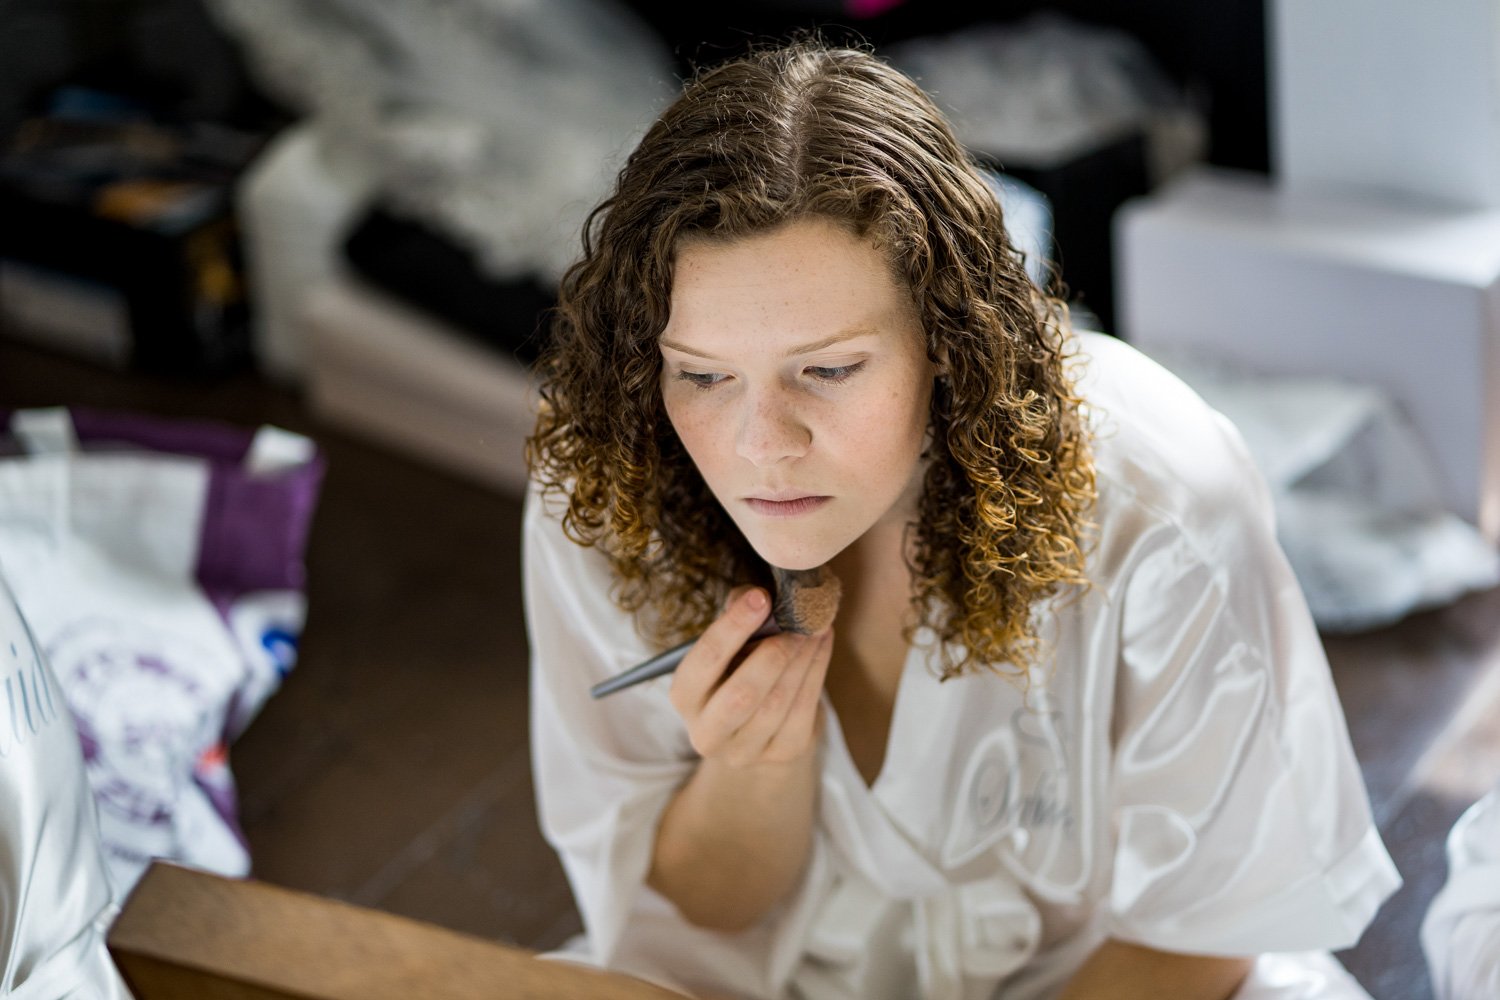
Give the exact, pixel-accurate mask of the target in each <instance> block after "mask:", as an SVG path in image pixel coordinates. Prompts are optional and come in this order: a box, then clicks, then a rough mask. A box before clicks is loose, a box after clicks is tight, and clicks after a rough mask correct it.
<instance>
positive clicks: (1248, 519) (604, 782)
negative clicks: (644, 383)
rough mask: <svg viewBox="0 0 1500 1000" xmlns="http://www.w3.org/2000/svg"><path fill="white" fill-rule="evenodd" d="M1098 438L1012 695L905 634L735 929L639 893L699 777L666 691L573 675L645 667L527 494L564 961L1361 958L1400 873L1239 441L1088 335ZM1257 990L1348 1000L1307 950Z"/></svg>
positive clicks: (1042, 988)
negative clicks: (890, 668)
mask: <svg viewBox="0 0 1500 1000" xmlns="http://www.w3.org/2000/svg"><path fill="white" fill-rule="evenodd" d="M1081 344H1082V348H1083V352H1084V354H1085V355H1086V356H1088V357H1089V358H1090V359H1091V360H1089V361H1088V363H1087V367H1086V374H1085V376H1084V378H1083V380H1082V381H1081V383H1080V389H1081V391H1082V393H1083V395H1084V397H1085V398H1086V399H1087V400H1088V401H1089V418H1090V421H1091V424H1092V426H1093V427H1094V429H1095V432H1096V433H1095V444H1094V447H1095V453H1096V462H1097V467H1098V487H1099V504H1098V508H1097V511H1096V515H1095V517H1096V520H1097V523H1098V536H1097V541H1096V543H1095V545H1094V547H1093V550H1092V554H1091V556H1090V562H1089V574H1090V576H1091V579H1092V580H1093V583H1094V586H1093V587H1092V589H1090V590H1089V591H1087V593H1085V594H1084V595H1083V596H1082V597H1081V598H1079V599H1077V600H1073V601H1058V602H1053V604H1051V605H1049V606H1046V607H1043V608H1041V609H1039V612H1040V614H1041V619H1040V620H1041V621H1042V622H1044V623H1045V626H1044V627H1045V635H1046V637H1047V640H1048V642H1049V648H1050V650H1051V655H1050V657H1049V658H1048V661H1047V667H1046V669H1045V671H1044V672H1043V673H1041V674H1039V675H1038V676H1037V678H1036V680H1035V682H1034V683H1033V686H1032V687H1033V689H1032V693H1031V694H1030V695H1029V696H1027V695H1023V693H1022V692H1021V691H1020V690H1019V689H1018V687H1017V686H1016V685H1014V684H1012V683H1010V682H1009V681H1007V680H1004V679H1002V678H999V677H996V676H993V675H988V674H986V675H982V676H970V677H964V678H962V679H958V680H954V681H949V682H947V683H941V684H940V683H939V682H938V681H937V680H935V678H934V676H933V674H932V673H931V672H930V670H931V667H932V665H933V663H934V662H935V658H934V657H933V655H932V649H931V644H930V639H931V637H930V636H929V635H923V636H920V637H919V641H918V642H917V643H916V644H915V645H914V646H913V647H912V649H911V650H910V653H909V655H908V657H907V660H906V664H905V672H904V674H903V676H902V678H901V682H900V687H899V691H898V694H897V698H896V705H895V712H894V716H893V718H892V721H891V728H890V734H889V741H888V749H887V752H886V756H885V763H884V768H883V770H882V771H881V773H880V774H879V776H878V777H877V779H876V781H875V782H874V784H873V786H870V787H867V786H866V785H865V783H864V781H863V780H862V779H861V777H860V775H859V773H858V771H857V770H856V768H855V766H854V763H853V761H852V759H851V758H850V756H849V753H848V751H847V749H846V747H845V744H844V741H843V738H842V736H841V733H840V729H839V726H838V719H837V717H836V716H835V714H834V712H833V711H832V708H831V706H830V704H829V703H828V701H827V699H826V698H825V700H824V706H823V710H824V712H825V713H826V721H827V725H826V727H825V729H824V741H823V746H822V748H821V752H822V788H821V798H820V801H819V805H818V818H817V830H816V835H815V843H814V847H813V852H812V857H811V862H810V864H809V866H808V870H807V872H806V875H805V877H804V878H803V880H802V882H801V885H800V888H799V889H798V890H797V891H796V892H795V893H794V895H793V896H792V897H791V898H790V899H788V900H787V901H786V902H785V903H784V904H783V905H781V906H780V907H778V909H777V910H776V911H775V912H774V913H772V914H770V915H769V916H768V917H767V918H766V919H765V920H764V921H763V922H762V923H761V924H760V925H759V926H758V927H756V928H754V929H752V930H750V931H747V932H745V933H741V934H734V935H730V934H721V933H715V932H709V931H704V930H700V929H697V928H694V927H692V926H690V925H688V924H687V923H686V922H684V921H683V920H682V919H681V918H680V917H678V915H677V914H676V912H675V911H674V909H673V908H672V906H671V905H670V904H669V903H668V902H666V901H665V900H664V899H663V898H661V897H660V896H658V895H657V894H656V893H655V892H653V891H652V890H651V889H650V888H648V887H646V886H645V885H644V877H645V874H646V870H647V865H648V862H649V858H650V852H651V846H652V838H653V835H654V830H655V827H656V824H657V822H658V819H659V818H660V815H661V812H662V809H663V807H664V806H665V805H666V803H667V801H668V800H669V798H670V797H671V796H672V794H673V792H674V791H675V789H676V788H677V787H678V786H679V785H680V784H681V783H682V782H683V781H684V780H685V779H686V778H687V777H688V776H689V774H690V773H691V772H692V770H693V767H694V754H693V751H692V749H691V746H690V744H689V742H688V739H687V736H686V733H685V731H684V728H683V726H682V724H681V722H680V720H679V718H678V716H677V715H676V713H675V712H674V711H673V709H672V707H671V705H670V704H669V703H668V700H667V690H668V685H669V683H670V682H669V680H668V679H665V678H663V679H660V680H656V681H652V682H649V683H647V684H644V685H640V686H637V687H635V688H633V689H630V690H627V691H625V692H622V693H620V694H616V695H612V696H610V697H608V698H606V699H603V700H600V701H594V700H592V699H591V698H590V697H589V693H588V692H589V686H590V685H591V684H593V683H594V682H596V681H598V680H600V679H602V678H604V677H607V676H609V675H611V674H614V673H615V672H617V671H619V670H622V669H624V668H626V667H628V666H630V665H631V664H633V663H635V662H637V661H639V660H642V659H644V658H646V656H648V655H649V654H651V653H653V652H655V650H654V649H652V648H650V647H648V646H647V645H646V644H645V643H644V642H643V641H642V640H641V639H640V638H639V637H638V635H637V634H636V631H635V629H634V628H633V626H632V620H631V618H630V616H628V615H625V614H623V613H622V612H621V611H620V610H619V609H618V608H616V607H615V606H614V604H612V603H611V601H610V598H609V593H610V574H609V571H608V567H607V564H606V563H605V562H604V561H603V559H602V557H601V556H600V554H599V553H598V552H596V551H595V550H592V549H585V548H581V547H579V546H577V545H575V544H573V543H571V542H569V541H568V540H567V539H566V538H565V537H564V536H563V534H562V532H561V529H560V527H559V524H558V521H557V520H556V517H555V511H554V512H550V513H549V512H548V511H547V510H545V509H544V506H545V505H544V504H543V503H541V502H539V501H538V499H537V497H536V495H535V494H534V495H533V496H532V497H531V498H530V500H529V501H528V505H527V511H526V517H525V533H524V563H525V583H526V601H527V615H528V623H529V632H530V638H531V644H532V652H533V661H532V699H533V700H532V741H533V759H534V767H535V776H536V787H537V790H538V800H539V805H540V814H541V822H542V826H543V829H544V832H545V834H546V836H547V838H548V840H549V841H550V842H551V843H552V844H553V846H555V847H556V849H557V850H558V851H559V853H560V855H561V857H562V860H563V863H564V866H565V868H566V870H567V873H568V877H569V879H570V881H571V884H572V887H573V891H574V894H575V897H576V898H577V901H578V904H579V907H580V910H581V912H582V914H583V916H584V921H585V924H586V929H587V940H586V942H579V943H578V944H579V947H580V948H581V949H584V951H585V953H584V954H582V955H581V956H580V957H583V958H585V959H586V960H588V961H592V962H596V963H598V964H601V965H604V966H608V967H612V968H616V969H621V970H625V971H628V972H632V973H634V974H637V975H640V976H642V977H644V978H648V979H652V980H655V981H657V982H661V983H663V984H666V985H671V986H675V987H677V988H679V989H683V990H685V991H688V992H700V993H703V994H710V995H714V996H724V995H730V996H745V997H806V998H818V1000H822V998H830V1000H832V998H841V1000H843V998H850V1000H852V998H856V997H858V998H871V1000H880V998H891V1000H896V998H902V1000H909V998H912V997H927V998H931V1000H959V998H964V1000H969V998H984V997H998V996H1002V995H1003V997H1004V998H1005V1000H1041V998H1047V997H1051V996H1054V995H1055V994H1056V993H1057V992H1058V991H1059V989H1060V988H1061V986H1062V984H1063V983H1065V982H1066V980H1067V979H1068V977H1069V976H1070V975H1071V974H1072V973H1073V972H1074V971H1075V970H1076V969H1077V968H1078V967H1079V965H1080V964H1081V963H1082V962H1083V961H1084V959H1085V958H1086V957H1087V956H1088V954H1089V953H1090V952H1091V951H1092V950H1093V949H1094V948H1095V947H1097V946H1098V945H1099V944H1100V942H1101V941H1103V940H1104V939H1105V938H1106V937H1107V936H1110V937H1116V938H1119V939H1122V940H1125V941H1131V942H1135V943H1138V944H1142V945H1147V946H1151V947H1155V948H1160V949H1164V950H1169V951H1178V952H1195V953H1204V954H1229V955H1244V954H1259V953H1274V952H1301V951H1305V950H1309V949H1326V948H1339V947H1344V946H1347V945H1350V944H1352V943H1353V942H1354V941H1355V940H1356V939H1357V938H1358V937H1359V935H1360V933H1361V932H1362V930H1363V929H1364V927H1365V926H1366V925H1367V924H1368V922H1369V921H1370V919H1371V918H1372V916H1373V915H1374V913H1375V910H1376V908H1377V907H1378V906H1379V905H1380V903H1381V901H1382V900H1384V899H1385V898H1386V897H1387V896H1388V895H1390V893H1392V892H1393V891H1394V890H1395V888H1396V887H1397V885H1398V884H1399V879H1398V877H1397V875H1396V872H1395V869H1394V867H1393V866H1392V864H1391V862H1390V859H1389V857H1388V856H1387V855H1386V852H1385V849H1384V847H1383V846H1382V844H1381V842H1380V840H1379V838H1378V835H1377V834H1376V832H1375V829H1374V827H1373V826H1372V823H1371V819H1370V810H1369V804H1368V800H1367V798H1366V795H1365V791H1364V787H1363V784H1362V783H1361V779H1360V773H1359V770H1358V768H1357V766H1356V764H1355V761H1354V757H1353V754H1352V752H1351V749H1350V746H1349V741H1348V736H1347V733H1346V730H1345V725H1344V719H1343V716H1342V713H1341V711H1340V709H1339V705H1338V703H1337V701H1336V697H1335V694H1334V690H1333V687H1332V684H1331V682H1330V680H1329V674H1328V667H1327V664H1326V661H1325V659H1324V655H1323V651H1322V646H1321V644H1320V643H1319V640H1318V636H1317V634H1316V633H1315V631H1314V628H1313V624H1312V621H1311V620H1310V618H1309V615H1308V612H1307V608H1306V605H1305V603H1304V601H1303V599H1302V595H1301V593H1300V591H1299V590H1298V587H1297V584H1296V581H1295V580H1294V579H1293V577H1292V575H1291V572H1290V570H1289V569H1288V567H1287V564H1286V561H1285V560H1284V559H1283V557H1282V554H1281V552H1280V550H1279V549H1278V548H1277V544H1276V540H1275V534H1274V530H1273V523H1272V511H1271V509H1270V500H1269V496H1268V494H1267V492H1266V490H1265V488H1264V486H1263V484H1262V482H1261V480H1260V478H1259V477H1258V475H1257V473H1256V471H1255V469H1254V467H1253V465H1252V464H1251V461H1250V459H1249V458H1248V456H1247V455H1246V452H1245V450H1244V448H1243V446H1242V444H1241V442H1240V439H1239V437H1238V435H1237V433H1236V432H1235V431H1234V430H1233V429H1232V428H1231V427H1230V426H1229V424H1228V422H1227V421H1225V420H1224V419H1223V418H1222V417H1220V416H1219V415H1218V414H1217V413H1215V412H1214V411H1212V410H1210V409H1209V408H1208V407H1207V406H1206V405H1205V404H1204V403H1203V402H1202V401H1201V400H1199V399H1198V398H1197V397H1196V396H1195V395H1193V394H1192V393H1191V391H1189V390H1188V389H1187V388H1186V387H1185V386H1184V385H1183V384H1182V383H1181V382H1179V381H1178V380H1176V379H1175V378H1174V377H1173V376H1171V375H1170V374H1168V373H1167V372H1166V371H1165V370H1163V369H1161V368H1160V367H1158V366H1157V365H1155V364H1154V363H1153V362H1151V361H1149V360H1148V359H1146V358H1145V357H1144V356H1143V355H1141V354H1139V353H1138V352H1136V351H1135V350H1133V349H1132V348H1130V347H1128V346H1126V345H1124V344H1122V343H1120V342H1118V341H1115V340H1112V339H1109V338H1106V337H1102V336H1099V335H1092V334H1084V335H1081ZM1241 996H1242V997H1243V998H1246V1000H1249V998H1252V997H1253V998H1256V1000H1269V998H1272V997H1274V998H1277V1000H1291V998H1302V997H1316V996H1348V997H1362V996H1364V994H1363V992H1362V991H1361V990H1360V989H1359V987H1358V986H1357V985H1356V984H1354V982H1353V980H1352V979H1350V978H1349V977H1347V975H1346V974H1344V973H1343V971H1342V970H1341V969H1340V968H1338V967H1337V966H1336V965H1335V964H1333V963H1332V962H1331V960H1330V959H1328V958H1327V957H1326V956H1312V957H1311V958H1309V959H1308V960H1307V961H1302V960H1293V959H1286V958H1278V959H1267V960H1262V962H1261V963H1260V964H1259V965H1258V967H1257V970H1256V972H1255V973H1254V974H1252V978H1251V981H1250V982H1249V983H1247V984H1246V986H1245V988H1244V989H1243V990H1242V991H1241Z"/></svg>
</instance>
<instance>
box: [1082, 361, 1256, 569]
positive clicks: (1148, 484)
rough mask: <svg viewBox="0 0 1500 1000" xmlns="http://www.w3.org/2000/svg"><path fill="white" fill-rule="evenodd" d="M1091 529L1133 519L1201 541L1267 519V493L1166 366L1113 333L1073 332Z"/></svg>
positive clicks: (1225, 433) (1213, 417) (1231, 440)
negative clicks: (1094, 491)
mask: <svg viewBox="0 0 1500 1000" xmlns="http://www.w3.org/2000/svg"><path fill="white" fill-rule="evenodd" d="M1075 336H1076V338H1077V339H1076V355H1075V356H1076V358H1077V361H1078V365H1079V367H1078V369H1077V374H1076V379H1077V381H1076V386H1077V391H1078V394H1079V396H1080V397H1081V398H1082V399H1083V401H1084V402H1083V407H1084V415H1085V419H1086V420H1087V422H1088V426H1089V429H1090V432H1091V433H1090V437H1091V442H1092V447H1093V453H1094V466H1095V474H1096V476H1097V485H1098V493H1099V500H1098V510H1097V517H1096V520H1097V522H1098V523H1099V526H1100V528H1101V530H1105V531H1107V530H1109V528H1110V527H1111V525H1113V524H1117V523H1124V522H1128V523H1129V524H1131V525H1133V528H1132V530H1136V531H1139V530H1141V525H1142V521H1143V519H1145V520H1146V521H1149V522H1151V523H1153V524H1155V525H1157V526H1159V527H1162V528H1164V529H1169V533H1170V534H1173V535H1177V536H1182V537H1183V538H1184V539H1185V540H1187V541H1189V542H1190V543H1192V542H1200V543H1203V544H1202V545H1195V547H1205V546H1208V545H1210V544H1213V543H1217V542H1219V541H1222V540H1223V538H1224V537H1225V536H1226V534H1235V533H1242V529H1244V528H1245V527H1247V526H1250V525H1257V526H1269V525H1271V523H1272V510H1271V499H1270V493H1269V491H1268V490H1267V488H1266V486H1265V482H1264V480H1263V478H1262V477H1261V475H1260V472H1259V470H1258V469H1257V468H1256V466H1255V463H1254V461H1253V460H1252V459H1251V457H1250V453H1249V451H1248V449H1247V448H1246V447H1245V444H1244V441H1243V439H1242V438H1241V437H1240V434H1239V431H1238V430H1237V429H1236V428H1235V427H1234V425H1233V424H1232V423H1230V421H1229V419H1228V418H1227V417H1225V416H1224V415H1223V414H1221V413H1219V412H1218V411H1217V410H1215V409H1213V408H1212V407H1211V406H1209V405H1208V403H1206V402H1204V400H1203V399H1202V398H1201V397H1200V396H1199V395H1198V394H1197V393H1195V392H1194V391H1193V390H1192V389H1191V388H1189V387H1188V386H1187V384H1186V383H1184V382H1183V381H1182V380H1181V379H1179V378H1178V377H1177V376H1175V375H1173V374H1172V373H1171V372H1170V371H1168V370H1167V369H1166V368H1164V367H1163V366H1161V365H1160V364H1158V363H1157V362H1156V361H1153V360H1152V359H1151V358H1149V357H1147V356H1146V355H1145V354H1143V353H1141V352H1140V351H1139V350H1137V349H1135V348H1134V347H1131V346H1130V345H1129V344H1127V343H1125V342H1123V341H1121V340H1118V339H1116V338H1114V337H1110V336H1107V335H1105V334H1100V333H1088V332H1085V333H1079V334H1076V335H1075Z"/></svg>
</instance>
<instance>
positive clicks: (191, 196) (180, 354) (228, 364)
mask: <svg viewBox="0 0 1500 1000" xmlns="http://www.w3.org/2000/svg"><path fill="white" fill-rule="evenodd" d="M59 100H60V102H61V103H64V104H66V103H68V102H73V103H74V104H78V105H85V106H89V107H98V106H103V105H109V99H108V97H107V95H100V94H96V93H92V92H87V91H83V92H79V93H77V94H72V95H69V94H61V95H60V98H59ZM257 140H258V137H247V136H245V135H244V134H242V133H236V132H232V131H230V130H221V129H217V128H215V127H210V126H196V127H165V126H160V125H156V124H154V123H151V122H149V121H143V120H138V119H131V118H128V117H124V116H121V117H120V118H119V119H118V120H108V117H107V116H103V115H100V116H97V117H94V118H88V117H86V116H80V115H73V116H72V117H67V116H60V117H54V118H38V119H33V120H31V121H29V122H27V123H26V124H25V125H23V127H22V128H21V129H20V130H19V131H18V132H17V135H16V138H15V141H14V142H13V144H12V146H11V148H10V149H9V150H7V151H6V152H5V153H4V155H3V156H0V219H3V220H4V224H3V225H0V318H3V322H4V329H5V332H7V333H8V334H10V335H12V336H15V337H17V338H20V339H27V340H31V341H33V342H36V343H40V344H43V345H46V346H49V347H53V348H55V349H57V350H61V351H64V352H68V353H73V354H78V355H81V356H84V357H86V358H88V359H89V360H94V361H99V362H103V363H105V364H109V365H113V366H117V367H131V368H135V369H138V370H141V371H149V372H158V373H170V374H208V373H218V372H225V371H229V370H233V369H236V368H239V367H241V366H243V365H244V364H245V363H246V362H247V361H248V359H249V310H248V305H247V302H246V298H245V289H244V280H243V271H242V267H241V263H240V253H239V241H238V233H237V228H236V225H235V221H234V216H233V212H232V201H233V199H232V190H233V184H234V180H235V177H236V176H237V172H238V169H239V168H240V167H241V166H242V165H243V163H244V162H246V161H247V160H248V159H249V158H250V157H251V156H252V155H253V153H254V151H255V149H257V148H258V141H257Z"/></svg>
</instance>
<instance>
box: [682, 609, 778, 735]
mask: <svg viewBox="0 0 1500 1000" xmlns="http://www.w3.org/2000/svg"><path fill="white" fill-rule="evenodd" d="M770 608H771V599H770V597H769V596H768V595H767V594H766V592H765V591H764V590H762V589H761V588H759V587H744V588H736V589H735V590H733V591H731V592H730V594H729V600H728V602H727V603H726V605H725V609H724V613H723V614H722V615H720V616H719V617H718V618H716V619H714V622H713V624H711V625H709V626H708V628H707V629H706V630H705V631H704V633H703V635H701V636H700V637H699V638H698V641H697V642H695V643H693V648H692V649H690V650H688V652H687V655H686V656H684V657H683V658H682V662H681V663H680V664H678V666H677V670H676V672H675V673H674V674H673V676H672V688H671V693H670V698H671V700H672V705H673V707H675V708H676V709H677V711H678V714H680V715H681V716H682V717H683V719H685V720H687V721H688V722H689V723H691V721H692V720H693V718H695V717H696V716H697V715H698V713H699V712H701V711H702V710H703V706H704V704H705V703H707V701H708V699H709V696H710V695H712V694H713V693H714V689H715V688H716V687H717V686H718V685H719V682H720V681H721V680H723V678H724V672H725V671H726V670H728V669H729V665H730V664H731V663H732V662H734V658H735V656H736V655H738V654H739V651H740V650H741V649H743V648H744V646H745V640H747V639H749V638H750V636H751V635H752V634H754V632H755V630H756V629H757V628H759V627H760V626H761V623H762V622H764V621H765V620H766V615H767V614H769V613H770Z"/></svg>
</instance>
